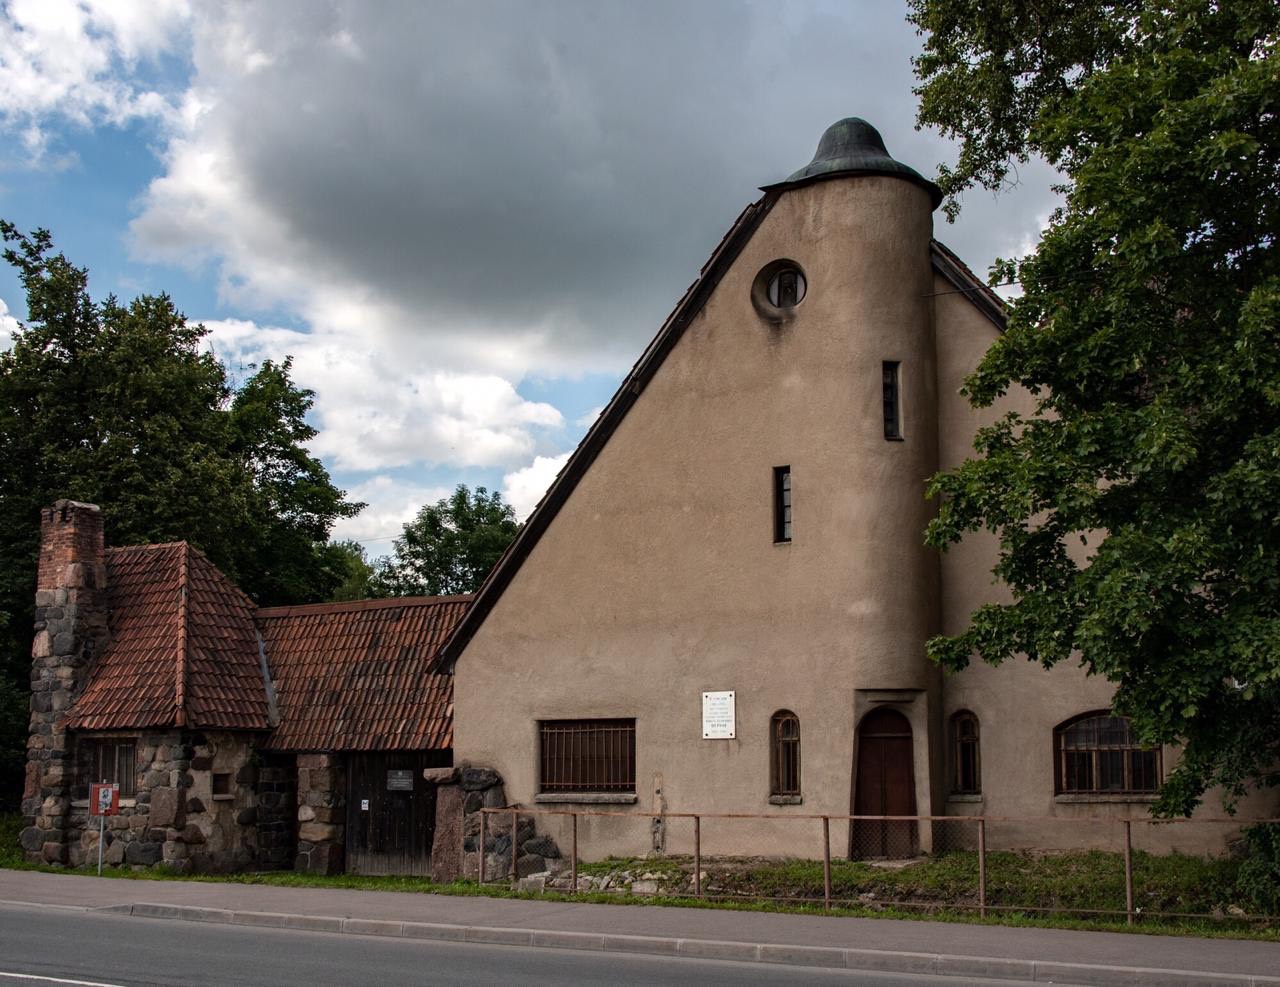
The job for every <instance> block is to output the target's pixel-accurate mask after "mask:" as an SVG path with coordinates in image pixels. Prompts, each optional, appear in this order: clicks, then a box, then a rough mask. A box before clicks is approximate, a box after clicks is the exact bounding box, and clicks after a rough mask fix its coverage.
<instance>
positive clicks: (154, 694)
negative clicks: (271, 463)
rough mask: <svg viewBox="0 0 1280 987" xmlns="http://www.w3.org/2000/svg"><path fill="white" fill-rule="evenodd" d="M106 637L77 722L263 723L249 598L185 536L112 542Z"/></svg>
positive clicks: (72, 721)
mask: <svg viewBox="0 0 1280 987" xmlns="http://www.w3.org/2000/svg"><path fill="white" fill-rule="evenodd" d="M106 563H107V602H108V607H109V610H110V638H109V640H108V643H107V646H106V648H104V649H103V652H102V654H101V655H99V656H98V658H97V660H96V661H95V662H94V665H93V668H92V669H91V670H90V673H89V682H88V685H87V686H86V687H85V690H84V692H83V693H82V694H81V695H80V697H79V699H77V700H76V702H75V704H74V705H73V706H72V708H71V709H70V711H69V712H68V715H67V721H66V722H67V725H68V726H69V727H73V728H75V729H80V730H114V729H138V728H145V727H167V726H182V725H186V726H191V727H195V728H200V729H215V728H216V729H228V730H265V729H267V727H268V723H267V698H266V690H265V688H264V684H263V679H262V672H261V668H260V665H259V662H258V649H257V635H256V632H255V628H254V624H253V602H252V601H251V600H250V599H249V598H248V597H247V596H245V595H244V593H242V592H241V591H240V590H239V589H238V588H237V587H236V586H235V585H233V584H232V583H231V581H230V580H228V579H227V578H226V577H225V576H223V574H222V573H221V572H219V571H218V569H217V567H216V566H215V565H214V564H213V563H212V562H210V561H209V560H208V559H207V558H205V556H204V555H203V553H201V552H200V551H199V550H198V549H195V548H192V547H191V546H190V545H188V544H187V543H186V542H170V543H167V544H163V545H133V546H128V547H125V548H112V549H108V550H107V553H106Z"/></svg>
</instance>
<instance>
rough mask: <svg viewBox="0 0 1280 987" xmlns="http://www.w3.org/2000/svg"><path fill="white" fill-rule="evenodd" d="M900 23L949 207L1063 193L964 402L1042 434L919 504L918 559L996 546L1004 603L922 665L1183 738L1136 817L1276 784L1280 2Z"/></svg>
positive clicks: (1031, 9) (978, 2)
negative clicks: (1091, 707)
mask: <svg viewBox="0 0 1280 987" xmlns="http://www.w3.org/2000/svg"><path fill="white" fill-rule="evenodd" d="M911 20H912V21H913V23H914V24H915V25H916V26H917V27H918V28H920V29H921V31H922V32H923V33H925V35H926V39H925V42H924V51H923V54H922V55H921V56H919V58H918V59H917V60H916V71H917V75H918V78H919V79H920V80H921V85H920V87H919V89H918V90H917V92H918V94H919V95H920V97H921V103H920V112H919V122H920V123H921V124H923V125H934V126H937V127H939V128H941V130H942V131H943V132H944V133H945V134H947V135H949V136H952V137H955V138H958V139H959V141H960V142H961V151H960V155H959V160H958V162H957V164H956V165H955V166H954V167H953V168H951V169H947V170H944V172H943V175H942V185H943V188H944V191H945V192H946V193H947V194H948V195H949V196H950V197H951V198H950V200H949V202H948V208H949V210H950V212H951V214H952V215H954V213H955V211H956V209H957V208H958V199H957V196H958V195H959V194H960V193H961V192H963V191H964V190H965V189H967V188H970V187H972V186H974V185H981V186H983V187H986V188H989V189H999V188H1000V187H1001V186H1002V185H1003V184H1005V183H1006V182H1007V181H1008V178H1009V175H1010V169H1011V168H1013V167H1014V166H1016V164H1017V163H1019V162H1023V161H1026V160H1028V159H1029V158H1030V157H1031V156H1033V155H1039V156H1041V157H1043V158H1044V159H1046V160H1047V161H1048V162H1050V163H1051V164H1052V165H1054V166H1056V167H1057V168H1058V169H1059V170H1060V171H1061V173H1062V176H1063V178H1062V189H1061V190H1062V193H1063V195H1064V197H1065V198H1064V204H1063V205H1062V207H1061V208H1060V209H1058V210H1057V211H1056V212H1055V213H1054V214H1053V216H1052V217H1051V219H1050V222H1049V225H1048V228H1047V229H1046V230H1045V231H1044V232H1043V235H1042V237H1041V240H1040V243H1039V245H1038V247H1037V249H1036V251H1035V252H1034V253H1033V254H1031V255H1030V256H1027V257H1023V258H1020V259H1017V260H1014V261H1008V262H1004V261H1002V262H997V264H996V265H995V267H994V268H993V271H992V277H993V280H995V281H1002V282H1003V281H1011V280H1016V281H1017V282H1018V283H1020V284H1021V286H1022V295H1021V297H1020V298H1018V300H1017V301H1016V302H1014V303H1013V305H1012V307H1011V311H1010V317H1009V326H1008V329H1007V331H1006V332H1005V334H1004V335H1003V336H1002V337H1001V338H1000V339H999V340H998V341H997V342H996V344H995V345H994V346H992V348H991V349H990V351H989V352H988V353H987V354H986V356H985V358H984V359H983V361H982V363H981V365H980V366H979V368H978V369H977V371H976V372H975V373H974V374H973V375H972V376H971V377H970V378H969V379H968V381H967V383H966V393H967V394H968V396H969V398H970V400H971V402H972V403H974V404H975V405H977V406H988V405H990V404H992V402H994V401H995V400H996V399H997V398H998V397H999V396H1000V395H1002V394H1004V393H1005V392H1006V391H1007V390H1008V389H1009V388H1011V387H1014V386H1021V387H1024V388H1027V389H1028V390H1029V391H1030V392H1031V394H1032V395H1034V398H1035V402H1036V408H1037V412H1038V414H1037V415H1036V416H1034V417H1030V418H1023V417H1020V416H1018V415H1016V414H1008V415H1006V416H1004V417H1003V418H1002V419H1001V420H1000V421H998V422H997V423H996V424H994V425H992V426H991V427H988V428H984V429H983V430H982V431H981V432H980V433H979V435H978V437H977V440H976V443H975V447H976V449H977V451H978V452H979V453H980V454H981V457H980V458H975V459H972V460H970V461H968V462H966V463H964V464H963V465H962V466H960V467H959V468H957V469H955V470H953V471H951V472H949V473H945V474H941V475H939V476H936V477H934V478H933V480H932V482H931V484H930V491H931V493H932V494H933V495H935V496H937V497H938V498H939V500H940V508H939V514H938V516H937V519H936V520H935V521H934V522H933V524H932V525H931V526H930V528H929V531H928V535H927V537H928V540H929V542H930V543H931V544H934V545H936V546H939V547H945V546H947V545H949V544H951V543H954V542H955V541H956V540H958V539H959V538H960V537H961V536H962V535H963V534H964V533H965V532H967V531H972V530H976V529H978V528H982V527H986V528H988V529H990V530H992V531H994V532H997V533H998V534H999V537H1000V555H999V561H998V564H997V566H996V569H995V573H996V575H997V576H998V577H999V578H1000V579H1001V580H1002V581H1003V582H1005V583H1006V584H1008V586H1009V587H1010V588H1011V589H1012V592H1013V602H1012V603H1010V604H1008V605H989V606H985V607H982V608H981V609H979V610H978V611H977V612H976V613H975V614H974V615H973V618H972V623H971V626H970V628H969V629H968V630H967V631H966V632H965V633H963V634H960V635H958V636H956V637H952V638H939V639H936V640H934V641H932V642H931V643H930V653H931V654H932V656H933V657H934V658H935V659H937V660H939V661H941V662H942V663H943V664H944V665H946V666H948V667H950V668H953V669H955V668H961V667H963V666H964V665H965V664H966V663H967V662H968V661H969V659H970V656H972V655H974V654H976V655H978V656H980V657H981V658H982V659H985V660H986V661H989V662H992V663H999V662H1001V661H1003V660H1006V659H1008V658H1011V657H1014V656H1016V655H1025V656H1027V657H1028V658H1030V659H1031V660H1033V661H1037V662H1041V663H1043V664H1044V665H1046V666H1049V665H1053V664H1055V663H1057V662H1062V661H1074V660H1077V659H1079V660H1081V661H1083V663H1084V666H1085V667H1086V669H1087V670H1088V671H1089V672H1090V673H1096V674H1100V675H1104V676H1106V677H1107V678H1108V679H1110V680H1111V681H1112V682H1114V683H1115V684H1116V695H1115V708H1116V709H1117V710H1118V711H1119V712H1120V713H1123V714H1126V715H1128V716H1130V717H1132V718H1133V721H1134V724H1135V726H1136V728H1137V729H1138V731H1139V733H1140V735H1141V737H1142V738H1143V739H1144V740H1145V741H1147V742H1149V743H1157V742H1167V743H1178V744H1181V745H1182V746H1183V755H1182V759H1181V761H1180V763H1179V764H1178V766H1177V767H1176V769H1175V770H1174V771H1173V773H1172V775H1171V777H1170V778H1169V779H1168V780H1167V781H1166V784H1165V786H1164V789H1163V791H1162V795H1161V801H1160V803H1159V805H1158V807H1157V811H1161V812H1168V813H1173V812H1189V811H1190V810H1191V809H1192V808H1194V806H1195V805H1196V804H1198V802H1199V801H1200V800H1201V799H1202V798H1203V795H1204V792H1205V791H1206V789H1208V788H1209V787H1211V786H1213V785H1223V786H1225V792H1226V803H1227V805H1228V806H1230V805H1231V804H1233V802H1234V801H1235V799H1237V798H1238V797H1239V796H1240V795H1241V794H1242V793H1243V792H1244V791H1245V790H1246V789H1247V788H1248V787H1249V786H1250V785H1252V784H1256V783H1264V784H1274V783H1276V782H1277V781H1280V776H1278V775H1277V773H1276V766H1277V764H1280V509H1278V508H1277V503H1280V501H1278V500H1277V496H1276V491H1277V490H1280V332H1278V330H1277V326H1278V324H1280V256H1278V255H1277V249H1276V235H1277V231H1278V230H1280V113H1278V112H1277V111H1278V110H1280V105H1278V104H1280V84H1278V81H1277V80H1278V78H1280V59H1278V58H1277V49H1276V46H1277V27H1278V25H1280V6H1277V5H1276V4H1275V2H1274V0H1233V2H1232V3H1222V4H1210V3H1205V2H1190V0H1173V2H1161V3H1156V2H1140V0H1128V2H1106V0H1084V2H1080V3H1073V4H1053V3H1033V2H1019V0H912V13H911ZM1090 533H1092V534H1091V535H1090ZM1086 536H1088V541H1087V543H1086V545H1087V547H1086V548H1085V549H1084V553H1085V555H1086V556H1087V558H1086V559H1085V561H1083V562H1082V563H1077V562H1076V561H1075V560H1074V559H1073V558H1072V556H1071V555H1070V554H1069V553H1068V545H1069V544H1072V543H1074V542H1076V541H1078V540H1079V541H1083V540H1084V539H1085V538H1086Z"/></svg>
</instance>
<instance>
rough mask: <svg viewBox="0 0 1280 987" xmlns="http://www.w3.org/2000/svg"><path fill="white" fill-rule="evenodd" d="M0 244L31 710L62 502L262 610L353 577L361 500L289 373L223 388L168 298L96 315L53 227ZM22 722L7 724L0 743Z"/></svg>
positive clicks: (199, 335)
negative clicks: (13, 307)
mask: <svg viewBox="0 0 1280 987" xmlns="http://www.w3.org/2000/svg"><path fill="white" fill-rule="evenodd" d="M0 234H3V237H4V239H5V241H6V242H7V243H9V244H11V246H10V247H9V248H8V249H6V250H5V252H4V258H5V260H6V261H8V262H9V263H10V264H11V265H13V266H14V267H15V268H16V269H17V271H18V274H19V277H20V278H21V281H22V284H23V287H24V288H25V289H26V293H27V308H28V317H27V321H26V323H25V325H23V326H22V327H21V328H20V330H19V331H18V332H17V333H16V334H15V336H14V339H13V343H12V346H11V348H10V349H9V350H8V351H7V352H4V353H2V354H0V613H4V614H7V615H8V617H9V619H8V622H7V624H6V625H5V626H3V627H0V662H2V663H3V667H2V668H0V673H2V678H3V680H4V681H5V682H6V683H11V684H12V686H13V688H14V689H15V690H16V693H17V694H19V695H21V696H22V697H23V699H24V702H23V705H24V707H25V697H26V695H27V674H28V671H29V664H30V649H31V614H32V606H33V603H34V590H35V562H36V552H37V548H38V544H39V516H40V515H39V512H40V508H41V507H44V506H47V505H48V504H51V503H52V502H53V501H54V500H56V499H58V498H60V497H70V498H72V499H75V500H82V501H90V502H93V503H96V504H99V505H100V506H101V507H102V510H103V514H104V520H105V523H106V528H107V538H108V541H109V543H111V544H115V545H126V544H136V543H143V542H162V541H171V540H178V539H186V540H188V541H190V542H191V543H192V544H194V545H197V546H199V547H200V548H201V549H203V550H204V551H205V552H206V553H207V554H208V555H209V556H210V558H212V559H213V561H214V562H215V563H217V565H218V566H219V567H220V568H222V570H223V571H224V572H225V573H226V574H227V575H228V576H230V577H231V578H232V579H234V580H235V581H236V582H237V583H239V585H240V586H241V587H242V588H243V589H244V590H245V591H246V592H248V593H249V594H250V595H251V596H252V597H254V598H255V599H256V600H257V601H258V602H259V603H262V604H264V605H265V604H277V603H291V602H305V601H310V600H323V599H327V598H328V597H329V595H330V593H331V592H332V591H333V589H334V588H335V587H336V586H337V585H338V584H339V583H340V582H341V581H342V579H343V578H345V574H346V568H345V565H344V564H343V562H342V559H341V558H340V557H338V556H335V554H334V552H333V550H332V549H331V548H330V546H328V545H327V544H326V542H327V538H328V533H329V529H330V527H331V526H332V524H333V523H334V521H335V520H337V519H338V518H342V517H348V516H351V515H352V514H354V513H356V512H357V511H358V510H359V509H360V507H361V506H362V505H360V504H353V503H350V502H348V501H347V500H346V499H345V498H344V495H343V492H342V491H341V490H339V489H337V488H336V487H335V486H334V485H333V483H332V482H331V480H330V478H329V475H328V473H327V472H326V471H325V469H324V467H323V466H322V465H321V463H320V462H319V461H318V460H316V459H315V458H314V457H312V456H311V454H310V453H309V452H308V451H307V450H306V448H305V445H304V443H305V442H306V441H307V440H308V439H310V438H311V437H312V436H313V435H314V434H315V432H314V430H313V429H312V428H311V426H310V425H308V424H307V422H306V414H307V411H308V410H309V409H310V407H311V399H312V394H311V392H310V391H308V390H305V389H302V388H299V387H298V386H297V385H295V384H294V383H293V381H292V379H291V378H290V363H289V361H288V360H286V361H285V362H283V363H274V362H271V361H268V362H265V363H263V364H262V366H261V367H259V368H258V369H257V371H256V372H255V373H254V374H253V375H252V376H251V377H249V378H248V379H247V380H245V381H243V383H241V384H240V385H239V386H238V387H234V386H233V385H232V383H231V382H230V381H229V379H228V375H227V372H226V369H225V368H224V367H223V366H222V365H221V364H220V363H219V362H218V361H217V359H216V358H215V357H214V356H213V355H212V354H211V353H209V352H208V351H202V350H201V348H200V343H201V340H202V339H203V337H204V336H205V329H204V327H203V326H199V325H196V326H193V325H190V324H188V322H187V320H186V319H185V318H184V317H183V315H182V314H181V313H180V312H178V311H177V310H176V308H175V307H174V305H173V302H172V301H171V300H170V298H169V297H168V296H167V295H163V294H160V295H143V296H140V297H138V298H135V299H134V300H133V301H132V302H130V303H128V304H122V303H121V302H119V301H118V300H117V299H116V298H114V297H108V298H106V299H105V300H103V301H101V302H96V301H94V300H93V299H92V298H91V297H90V295H89V291H88V272H87V271H86V270H85V269H84V268H79V267H76V266H75V265H74V264H72V263H71V262H70V261H68V260H67V258H66V257H65V256H63V255H62V254H61V253H56V252H55V251H54V246H53V241H52V238H51V237H50V235H49V233H48V232H47V231H44V230H37V231H35V232H34V233H32V234H31V235H29V236H27V235H24V234H22V233H20V232H19V231H18V230H17V229H16V228H15V227H14V226H13V225H12V224H9V223H0ZM5 694H6V693H5V692H4V690H0V696H2V695H5ZM25 726H26V724H25V716H21V717H16V718H13V721H12V722H10V720H9V718H8V717H6V727H8V728H9V730H8V733H7V734H6V736H5V737H3V738H0V748H3V749H4V750H6V751H9V750H14V749H20V748H21V747H22V746H23V745H24V744H25Z"/></svg>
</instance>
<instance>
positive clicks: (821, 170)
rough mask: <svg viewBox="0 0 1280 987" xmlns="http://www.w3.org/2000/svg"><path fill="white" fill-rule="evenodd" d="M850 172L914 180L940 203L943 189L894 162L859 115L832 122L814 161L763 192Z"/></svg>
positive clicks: (935, 206) (836, 176)
mask: <svg viewBox="0 0 1280 987" xmlns="http://www.w3.org/2000/svg"><path fill="white" fill-rule="evenodd" d="M849 175H892V176H896V177H898V178H905V179H906V180H907V181H909V182H914V183H915V184H916V185H919V186H920V187H921V188H923V189H924V190H925V191H926V192H928V193H929V198H930V200H931V201H932V202H933V208H934V209H937V208H938V206H939V205H940V204H941V203H942V190H941V189H939V188H938V186H937V185H935V184H934V183H933V182H931V181H929V180H928V179H927V178H925V177H923V176H922V175H921V174H920V173H919V172H918V171H916V170H915V169H914V168H912V167H910V166H908V165H904V164H903V163H902V162H901V161H895V160H894V159H893V158H892V157H891V156H890V154H889V151H888V149H887V148H886V147H885V146H884V138H883V137H881V136H880V131H878V130H876V128H875V127H873V126H871V124H869V123H867V121H866V120H863V119H862V118H861V117H845V118H844V119H843V120H840V121H838V122H836V123H833V124H832V125H831V126H830V127H828V128H827V129H826V132H825V133H824V134H823V135H822V140H820V141H818V150H817V151H816V152H815V153H814V155H813V160H812V161H810V162H809V163H808V164H807V165H805V166H804V167H803V168H801V169H800V170H799V171H797V172H795V173H793V174H792V175H790V176H789V177H788V178H787V179H786V180H784V181H781V182H778V183H777V184H776V185H766V186H764V188H763V191H765V192H772V191H775V190H776V191H782V190H784V189H792V188H799V187H801V186H803V185H810V184H812V183H814V182H818V181H822V180H823V179H827V178H840V177H844V176H849Z"/></svg>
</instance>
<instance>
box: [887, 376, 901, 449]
mask: <svg viewBox="0 0 1280 987" xmlns="http://www.w3.org/2000/svg"><path fill="white" fill-rule="evenodd" d="M899 366H900V364H899V363H898V362H897V361H896V360H885V361H884V365H883V376H884V437H885V438H886V439H894V440H897V439H901V438H902V405H901V399H900V397H899V394H898V368H899Z"/></svg>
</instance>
